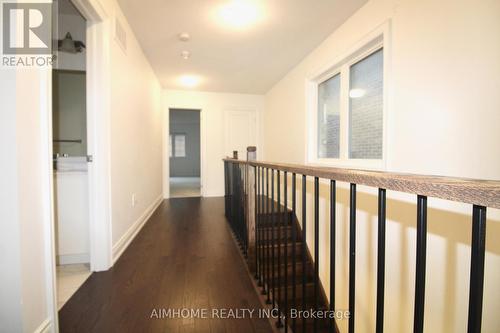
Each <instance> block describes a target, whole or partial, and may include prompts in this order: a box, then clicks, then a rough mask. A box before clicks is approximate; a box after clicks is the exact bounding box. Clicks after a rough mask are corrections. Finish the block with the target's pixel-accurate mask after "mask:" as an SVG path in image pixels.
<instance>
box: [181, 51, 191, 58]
mask: <svg viewBox="0 0 500 333" xmlns="http://www.w3.org/2000/svg"><path fill="white" fill-rule="evenodd" d="M190 56H191V53H190V52H189V51H182V52H181V57H182V59H186V60H187V59H189V57H190Z"/></svg>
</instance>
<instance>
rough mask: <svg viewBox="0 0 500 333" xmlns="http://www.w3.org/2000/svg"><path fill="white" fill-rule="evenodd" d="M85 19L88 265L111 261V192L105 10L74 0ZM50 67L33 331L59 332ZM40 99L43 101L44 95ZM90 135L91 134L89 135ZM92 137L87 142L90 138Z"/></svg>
mask: <svg viewBox="0 0 500 333" xmlns="http://www.w3.org/2000/svg"><path fill="white" fill-rule="evenodd" d="M72 2H73V4H74V5H75V6H76V7H77V8H78V10H79V11H80V12H81V13H82V15H84V17H85V18H86V20H87V98H88V100H87V117H88V118H87V126H88V131H89V134H91V135H88V138H89V143H88V147H89V152H90V154H93V155H94V157H95V158H96V159H97V161H96V163H94V164H93V167H89V197H90V199H91V201H90V202H89V213H90V214H89V216H90V221H89V224H90V236H91V237H90V241H91V248H90V251H91V270H92V271H98V270H106V269H108V268H109V267H110V266H111V262H112V261H111V254H112V251H111V250H112V249H111V207H110V205H111V197H110V195H111V194H110V173H109V169H110V162H109V150H110V145H109V135H110V127H109V124H110V122H109V113H110V107H109V98H110V86H109V82H110V81H109V73H110V64H109V26H108V23H107V15H106V12H105V10H104V8H103V7H102V4H101V3H100V2H99V1H98V0H73V1H72ZM51 69H52V68H48V69H47V70H45V72H43V71H42V73H41V75H40V94H41V96H42V101H41V110H40V111H41V112H40V115H41V125H42V131H41V134H42V137H41V140H40V143H41V151H42V154H43V155H44V156H45V157H46V163H44V164H43V165H42V169H41V172H42V180H43V183H42V184H43V185H42V186H43V207H44V208H43V209H44V216H43V220H44V221H43V223H44V242H45V245H44V246H45V258H44V266H45V268H46V270H45V280H46V286H45V288H46V290H45V292H46V297H47V300H46V302H47V309H48V310H47V311H48V316H49V318H48V319H46V320H45V321H44V323H42V325H41V326H40V327H39V328H38V329H37V331H36V332H58V331H59V325H58V322H59V321H58V308H57V287H56V267H55V262H56V255H55V221H54V202H55V201H54V193H53V165H52V73H51ZM44 99H45V100H44ZM94 136H95V137H94ZM90 140H92V142H91V141H90Z"/></svg>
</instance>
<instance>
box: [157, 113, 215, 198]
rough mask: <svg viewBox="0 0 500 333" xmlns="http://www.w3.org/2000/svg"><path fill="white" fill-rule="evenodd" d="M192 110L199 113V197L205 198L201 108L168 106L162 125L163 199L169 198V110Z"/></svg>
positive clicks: (203, 128)
mask: <svg viewBox="0 0 500 333" xmlns="http://www.w3.org/2000/svg"><path fill="white" fill-rule="evenodd" d="M171 109H177V110H192V111H199V112H200V196H201V197H204V196H205V186H204V184H205V149H206V147H205V142H206V140H205V120H204V118H205V117H204V116H203V115H204V112H203V108H202V107H196V106H194V107H187V106H175V105H169V106H166V107H165V109H164V115H163V117H164V118H163V124H164V130H163V133H164V137H163V147H164V148H163V150H164V151H163V198H164V199H168V198H170V144H169V140H170V110H171Z"/></svg>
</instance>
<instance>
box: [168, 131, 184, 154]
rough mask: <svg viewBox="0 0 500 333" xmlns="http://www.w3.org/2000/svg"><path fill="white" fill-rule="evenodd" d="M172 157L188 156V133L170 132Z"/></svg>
mask: <svg viewBox="0 0 500 333" xmlns="http://www.w3.org/2000/svg"><path fill="white" fill-rule="evenodd" d="M169 141H170V142H169V144H170V157H186V134H170V140H169Z"/></svg>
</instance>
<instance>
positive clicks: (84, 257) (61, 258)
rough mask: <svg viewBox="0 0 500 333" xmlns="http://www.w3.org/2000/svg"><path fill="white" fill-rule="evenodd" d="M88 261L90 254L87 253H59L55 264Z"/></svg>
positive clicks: (84, 262)
mask: <svg viewBox="0 0 500 333" xmlns="http://www.w3.org/2000/svg"><path fill="white" fill-rule="evenodd" d="M89 262H90V255H89V254H88V253H76V254H61V255H57V258H56V264H57V265H70V264H86V263H89Z"/></svg>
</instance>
